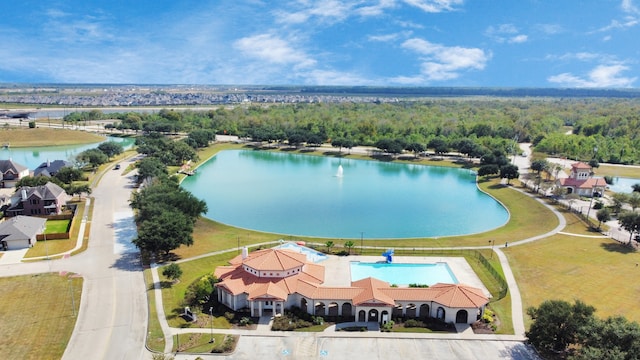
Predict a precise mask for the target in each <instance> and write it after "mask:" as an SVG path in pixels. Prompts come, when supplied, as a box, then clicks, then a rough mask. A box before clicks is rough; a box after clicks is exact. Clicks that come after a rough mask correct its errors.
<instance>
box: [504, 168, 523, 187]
mask: <svg viewBox="0 0 640 360" xmlns="http://www.w3.org/2000/svg"><path fill="white" fill-rule="evenodd" d="M519 176H520V173H519V172H518V167H517V166H516V165H512V164H508V165H504V166H501V167H500V178H502V179H505V178H506V179H507V184H509V183H510V182H511V180H512V179H517V178H518V177H519Z"/></svg>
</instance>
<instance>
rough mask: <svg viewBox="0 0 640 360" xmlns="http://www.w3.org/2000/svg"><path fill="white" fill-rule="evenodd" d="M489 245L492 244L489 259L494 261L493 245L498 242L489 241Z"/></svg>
mask: <svg viewBox="0 0 640 360" xmlns="http://www.w3.org/2000/svg"><path fill="white" fill-rule="evenodd" d="M489 243H491V255H489V259H493V245H494V244H495V243H496V241H495V240H489Z"/></svg>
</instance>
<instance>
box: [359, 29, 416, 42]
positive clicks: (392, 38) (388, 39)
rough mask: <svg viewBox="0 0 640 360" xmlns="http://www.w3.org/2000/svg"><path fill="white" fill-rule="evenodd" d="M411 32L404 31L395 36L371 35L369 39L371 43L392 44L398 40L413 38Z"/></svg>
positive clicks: (394, 34)
mask: <svg viewBox="0 0 640 360" xmlns="http://www.w3.org/2000/svg"><path fill="white" fill-rule="evenodd" d="M411 34H412V32H411V31H402V32H397V33H393V34H385V35H369V36H368V37H367V38H368V39H369V41H379V42H391V41H395V40H398V39H400V38H406V37H408V36H411Z"/></svg>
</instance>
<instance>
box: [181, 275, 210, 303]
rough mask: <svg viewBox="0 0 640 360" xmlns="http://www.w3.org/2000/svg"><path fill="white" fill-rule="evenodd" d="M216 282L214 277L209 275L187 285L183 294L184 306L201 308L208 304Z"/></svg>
mask: <svg viewBox="0 0 640 360" xmlns="http://www.w3.org/2000/svg"><path fill="white" fill-rule="evenodd" d="M217 282H218V279H217V278H216V277H215V275H213V274H209V275H204V276H202V277H201V278H199V279H198V280H196V281H194V282H193V283H191V284H189V286H188V287H187V290H186V291H185V294H184V303H185V305H191V306H201V305H202V304H204V303H206V302H208V301H209V300H210V298H211V294H212V293H213V290H214V288H215V284H216V283H217Z"/></svg>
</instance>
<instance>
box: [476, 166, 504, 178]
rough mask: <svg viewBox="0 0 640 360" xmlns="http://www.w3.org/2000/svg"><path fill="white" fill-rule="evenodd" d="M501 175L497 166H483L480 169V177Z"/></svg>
mask: <svg viewBox="0 0 640 360" xmlns="http://www.w3.org/2000/svg"><path fill="white" fill-rule="evenodd" d="M499 173H500V168H499V167H498V165H496V164H488V165H482V166H480V168H479V169H478V176H491V175H496V174H499Z"/></svg>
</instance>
